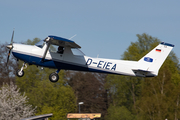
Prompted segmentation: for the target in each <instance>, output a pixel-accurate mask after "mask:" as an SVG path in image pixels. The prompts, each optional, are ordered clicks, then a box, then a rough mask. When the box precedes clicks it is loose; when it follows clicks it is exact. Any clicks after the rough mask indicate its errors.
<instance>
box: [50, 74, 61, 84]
mask: <svg viewBox="0 0 180 120" xmlns="http://www.w3.org/2000/svg"><path fill="white" fill-rule="evenodd" d="M49 80H50V81H51V82H57V81H58V80H59V75H58V74H57V73H51V74H50V75H49Z"/></svg>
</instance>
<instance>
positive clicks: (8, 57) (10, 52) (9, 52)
mask: <svg viewBox="0 0 180 120" xmlns="http://www.w3.org/2000/svg"><path fill="white" fill-rule="evenodd" d="M10 54H11V49H10V50H9V53H8V57H7V62H6V66H7V64H8V62H9V57H10Z"/></svg>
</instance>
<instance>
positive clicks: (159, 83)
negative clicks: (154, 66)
mask: <svg viewBox="0 0 180 120" xmlns="http://www.w3.org/2000/svg"><path fill="white" fill-rule="evenodd" d="M137 37H138V41H137V42H134V43H133V42H132V43H131V45H130V46H129V47H128V49H127V50H126V51H125V52H124V54H123V55H122V58H123V59H125V60H139V59H140V58H142V57H143V56H144V55H145V54H147V53H148V52H149V51H150V50H151V49H153V48H154V47H155V46H156V45H158V44H159V43H160V40H159V39H157V38H154V37H152V36H149V35H147V34H145V33H144V34H142V35H139V34H138V35H137ZM178 66H179V65H178V59H177V57H176V55H175V54H174V53H173V52H171V54H170V55H169V57H168V58H167V60H166V61H165V63H164V64H163V66H162V67H161V69H160V71H159V75H158V77H154V78H141V77H128V76H116V75H108V77H107V83H106V88H107V89H109V99H110V100H109V101H110V104H111V105H113V106H114V109H116V108H117V109H118V107H122V106H124V107H125V108H127V109H128V111H130V112H131V114H133V115H135V116H136V117H135V116H134V119H138V120H139V119H143V120H144V119H149V120H156V119H157V120H160V119H165V118H168V119H177V118H178V119H179V116H178V115H179V92H178V88H179V87H180V86H179V82H180V76H179V68H178ZM109 109H110V108H109ZM109 109H108V115H109V114H112V113H109Z"/></svg>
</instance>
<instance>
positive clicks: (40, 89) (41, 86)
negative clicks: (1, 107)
mask: <svg viewBox="0 0 180 120" xmlns="http://www.w3.org/2000/svg"><path fill="white" fill-rule="evenodd" d="M37 41H39V39H37V38H35V39H34V40H33V41H30V40H28V41H27V43H28V44H35V42H37ZM54 71H55V70H54V69H49V68H44V69H43V70H42V69H40V68H39V67H37V66H34V65H30V66H28V68H27V69H24V72H25V75H24V76H23V77H21V78H19V77H16V84H17V86H18V87H19V88H21V91H22V92H26V95H27V96H28V98H29V103H30V104H32V105H33V106H37V112H36V115H40V114H47V113H53V117H51V118H50V119H51V120H62V119H66V114H67V113H71V112H75V111H76V99H75V95H74V92H73V90H72V88H71V87H70V86H69V85H68V84H67V83H66V80H65V78H64V75H65V74H64V71H63V70H62V71H61V72H60V73H59V76H60V77H59V81H58V82H57V83H52V82H50V81H49V79H48V78H49V74H50V73H52V72H54Z"/></svg>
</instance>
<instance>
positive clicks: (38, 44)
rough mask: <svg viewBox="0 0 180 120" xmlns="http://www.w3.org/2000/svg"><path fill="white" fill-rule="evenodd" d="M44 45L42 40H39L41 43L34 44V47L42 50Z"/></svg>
mask: <svg viewBox="0 0 180 120" xmlns="http://www.w3.org/2000/svg"><path fill="white" fill-rule="evenodd" d="M44 44H45V42H44V40H41V41H39V42H38V43H36V44H35V45H36V46H37V47H40V48H43V46H44Z"/></svg>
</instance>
